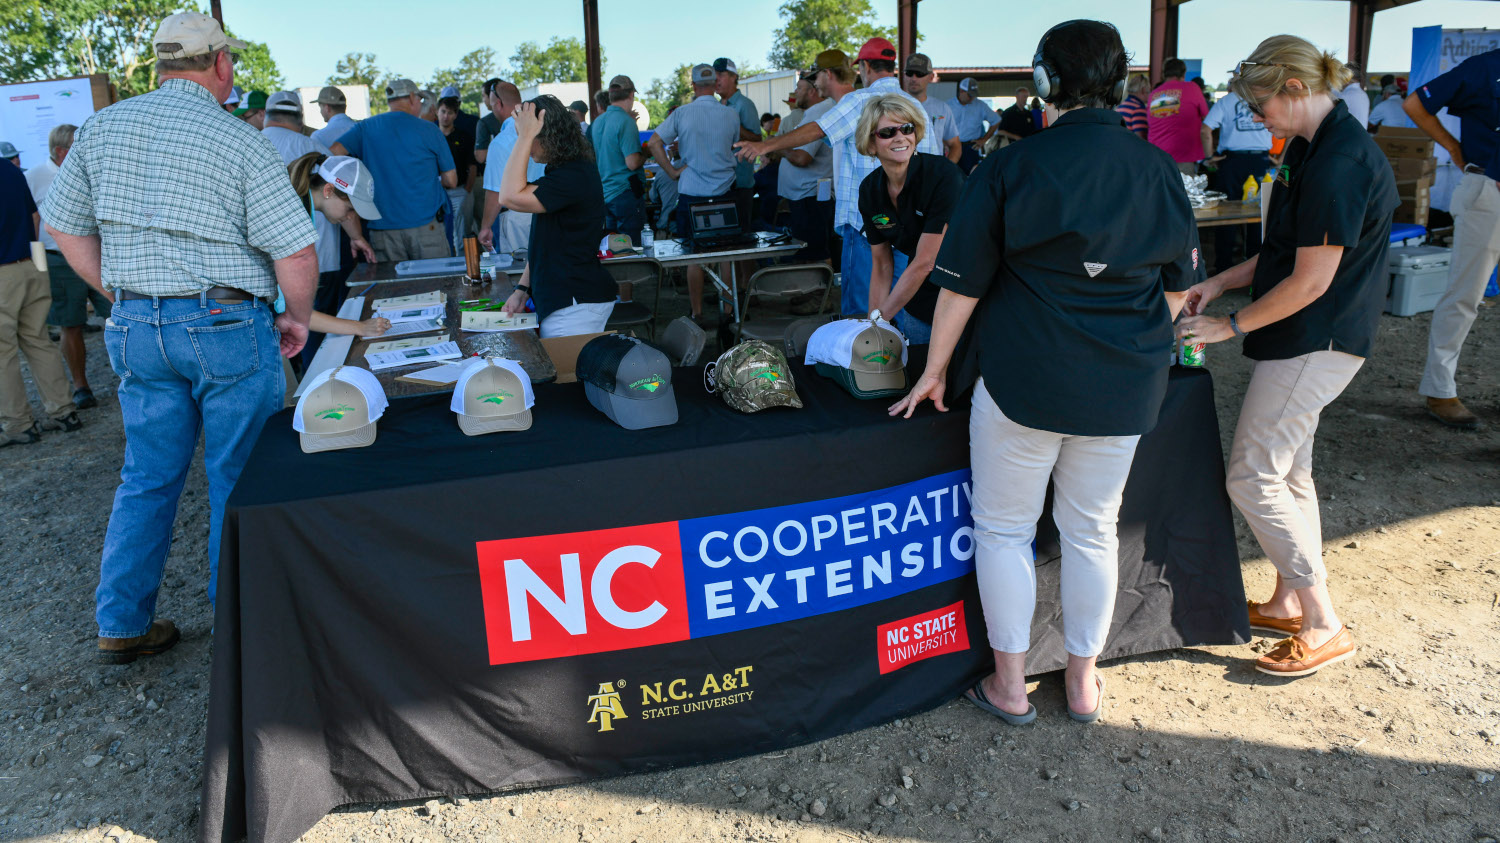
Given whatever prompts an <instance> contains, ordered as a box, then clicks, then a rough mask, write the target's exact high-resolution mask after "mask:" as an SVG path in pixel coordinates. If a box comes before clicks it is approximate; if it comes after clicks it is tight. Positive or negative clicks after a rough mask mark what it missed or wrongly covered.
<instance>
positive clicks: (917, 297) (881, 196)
mask: <svg viewBox="0 0 1500 843" xmlns="http://www.w3.org/2000/svg"><path fill="white" fill-rule="evenodd" d="M963 186H964V174H963V171H962V170H960V169H958V165H956V164H954V163H953V162H952V161H949V160H948V159H947V158H944V157H943V156H941V155H932V154H930V153H926V152H918V153H917V154H915V155H913V156H912V159H911V163H910V164H908V165H907V168H906V183H905V184H903V185H901V195H900V198H899V200H898V201H897V202H896V203H894V204H892V202H891V191H890V181H889V180H888V179H887V178H886V175H885V168H884V167H876V168H875V171H874V172H872V173H870V174H869V175H868V176H865V180H864V181H862V182H860V185H859V216H860V219H861V220H863V222H864V226H865V239H866V240H868V241H869V242H870V244H871V245H878V244H880V243H889V244H891V248H893V249H895V250H896V251H898V252H900V253H902V254H904V255H906V256H907V257H908V258H912V257H916V255H917V243H918V241H920V240H921V239H922V235H923V234H942V233H943V228H944V227H946V226H947V225H948V218H949V217H951V216H953V208H954V206H955V205H957V204H958V194H959V192H960V191H961V190H963ZM900 280H901V279H900V278H892V279H891V283H892V284H893V285H894V284H895V283H896V282H897V281H900ZM937 297H938V288H937V287H935V286H933V285H932V284H930V283H927V282H923V284H922V286H921V287H918V288H917V291H916V292H915V293H914V294H912V297H911V300H910V301H908V302H907V303H906V312H907V313H910V314H911V315H912V316H914V317H916V318H918V319H920V320H922V321H923V322H927V323H929V324H930V323H931V322H932V312H933V309H934V308H935V307H936V306H937ZM889 316H890V314H887V317H889Z"/></svg>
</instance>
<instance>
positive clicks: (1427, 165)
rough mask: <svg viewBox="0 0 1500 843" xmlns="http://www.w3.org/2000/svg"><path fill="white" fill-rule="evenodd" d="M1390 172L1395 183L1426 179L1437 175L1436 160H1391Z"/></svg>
mask: <svg viewBox="0 0 1500 843" xmlns="http://www.w3.org/2000/svg"><path fill="white" fill-rule="evenodd" d="M1389 160H1390V162H1391V170H1392V171H1394V172H1395V174H1396V181H1398V182H1403V181H1412V180H1414V179H1421V178H1427V177H1429V176H1432V175H1434V174H1436V173H1437V159H1436V158H1391V159H1389Z"/></svg>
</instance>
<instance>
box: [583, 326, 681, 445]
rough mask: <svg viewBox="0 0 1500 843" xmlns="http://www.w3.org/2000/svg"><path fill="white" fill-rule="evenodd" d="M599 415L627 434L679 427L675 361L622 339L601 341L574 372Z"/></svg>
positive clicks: (595, 342)
mask: <svg viewBox="0 0 1500 843" xmlns="http://www.w3.org/2000/svg"><path fill="white" fill-rule="evenodd" d="M574 371H575V373H576V374H577V375H578V379H579V380H580V381H582V382H583V391H584V394H585V395H587V396H588V399H589V403H590V404H593V405H594V407H595V409H597V410H599V412H601V413H603V414H604V415H606V416H608V417H609V418H610V420H611V421H613V422H614V423H615V424H618V425H619V426H620V427H623V428H625V429H626V430H643V429H645V428H648V427H661V426H663V425H669V424H676V423H677V396H676V394H675V393H673V391H672V361H671V360H670V359H668V357H667V355H666V354H665V353H664V352H663V351H662V350H661V349H659V348H657V347H656V346H654V345H652V344H650V343H648V342H646V341H645V340H642V339H638V338H636V337H622V336H619V335H617V334H609V335H607V336H602V337H595V338H594V339H592V340H589V341H588V344H587V345H585V346H584V347H583V348H582V349H580V350H579V352H578V363H577V364H576V365H575V366H574Z"/></svg>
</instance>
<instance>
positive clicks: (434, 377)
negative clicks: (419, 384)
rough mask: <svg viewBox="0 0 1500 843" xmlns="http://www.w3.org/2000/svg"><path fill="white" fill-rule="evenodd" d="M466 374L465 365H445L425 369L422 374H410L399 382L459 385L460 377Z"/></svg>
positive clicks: (402, 377)
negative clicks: (411, 381)
mask: <svg viewBox="0 0 1500 843" xmlns="http://www.w3.org/2000/svg"><path fill="white" fill-rule="evenodd" d="M463 373H464V364H463V363H444V364H443V365H441V366H433V367H432V368H431V369H423V370H421V371H420V372H408V373H406V374H404V375H402V376H401V377H400V378H397V380H416V381H423V382H425V383H435V384H451V383H457V382H458V378H459V376H460V375H462V374H463Z"/></svg>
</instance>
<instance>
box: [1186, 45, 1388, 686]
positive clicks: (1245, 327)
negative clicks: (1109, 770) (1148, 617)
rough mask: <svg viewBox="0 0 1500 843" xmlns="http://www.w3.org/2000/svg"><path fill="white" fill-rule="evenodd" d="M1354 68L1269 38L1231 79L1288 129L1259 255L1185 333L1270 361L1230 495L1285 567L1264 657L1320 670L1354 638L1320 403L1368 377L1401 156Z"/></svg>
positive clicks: (1265, 618)
mask: <svg viewBox="0 0 1500 843" xmlns="http://www.w3.org/2000/svg"><path fill="white" fill-rule="evenodd" d="M1349 78H1350V73H1349V71H1348V70H1347V69H1346V68H1345V67H1344V66H1343V65H1342V64H1340V63H1339V61H1338V60H1337V59H1335V58H1333V56H1331V55H1329V54H1328V53H1325V52H1323V51H1322V50H1319V49H1318V48H1317V47H1314V46H1313V45H1312V44H1309V43H1308V42H1306V41H1304V40H1302V39H1301V38H1298V37H1296V36H1294V35H1277V36H1275V37H1272V38H1267V39H1266V40H1265V41H1262V42H1261V44H1260V46H1259V47H1256V48H1255V52H1254V53H1252V54H1251V55H1250V58H1249V59H1246V60H1245V61H1242V62H1240V66H1239V74H1238V75H1237V76H1236V77H1234V78H1233V79H1231V81H1230V83H1229V84H1230V87H1231V90H1233V91H1234V92H1235V93H1236V94H1238V95H1239V97H1240V99H1242V100H1244V102H1245V105H1246V106H1248V107H1249V109H1250V111H1251V113H1252V114H1253V115H1254V119H1255V120H1256V122H1258V123H1263V124H1264V125H1265V127H1266V128H1267V129H1269V130H1270V132H1271V134H1272V135H1273V136H1274V137H1276V138H1283V139H1286V141H1287V144H1286V157H1285V159H1284V163H1283V164H1282V165H1281V166H1280V167H1279V168H1278V169H1277V175H1276V186H1275V187H1274V188H1273V189H1272V193H1271V200H1270V208H1269V210H1268V212H1267V216H1266V235H1265V243H1264V245H1263V246H1262V247H1261V251H1260V254H1259V255H1257V256H1256V257H1253V258H1251V259H1250V260H1248V261H1245V262H1244V263H1242V264H1240V265H1239V266H1236V267H1234V268H1233V269H1230V270H1228V271H1226V272H1221V273H1219V274H1218V275H1215V276H1214V277H1212V278H1210V279H1208V280H1207V281H1204V282H1203V283H1201V284H1198V285H1196V286H1194V287H1193V288H1192V289H1191V290H1189V291H1188V301H1187V304H1186V306H1185V312H1186V313H1187V314H1188V316H1186V317H1185V318H1183V320H1182V321H1181V323H1180V324H1179V325H1178V327H1177V332H1178V333H1179V334H1180V335H1181V336H1182V337H1184V338H1187V339H1192V340H1195V341H1197V342H1210V343H1212V342H1221V341H1223V340H1227V339H1230V338H1232V337H1244V353H1245V356H1246V357H1249V358H1250V359H1252V360H1254V361H1256V362H1255V368H1254V371H1253V374H1252V375H1251V377H1250V385H1249V386H1248V387H1247V388H1246V390H1245V403H1244V406H1243V407H1241V409H1240V420H1239V424H1238V426H1237V427H1236V428H1235V431H1234V444H1233V446H1231V448H1230V454H1229V469H1228V482H1227V486H1228V489H1229V497H1230V499H1231V500H1233V501H1234V504H1235V506H1236V507H1238V508H1239V510H1240V512H1241V513H1243V514H1244V516H1245V520H1246V521H1247V522H1249V524H1250V529H1251V531H1252V532H1254V533H1255V538H1256V540H1257V541H1259V542H1260V546H1261V549H1263V550H1264V551H1265V552H1266V556H1267V557H1269V558H1270V560H1271V563H1272V564H1273V565H1275V566H1276V588H1275V590H1274V591H1272V593H1271V597H1270V599H1269V600H1267V601H1266V602H1264V603H1256V602H1254V601H1251V603H1250V626H1251V628H1253V629H1257V630H1259V631H1261V632H1265V633H1271V634H1274V635H1285V636H1289V637H1287V638H1286V639H1285V640H1283V641H1282V642H1281V643H1280V644H1277V645H1276V647H1274V648H1273V649H1272V650H1271V651H1270V652H1268V653H1266V654H1265V655H1263V656H1261V657H1260V658H1259V659H1257V660H1256V662H1255V669H1256V670H1259V671H1260V672H1262V673H1269V674H1273V675H1279V676H1305V675H1307V674H1310V673H1314V672H1316V671H1317V670H1318V669H1319V668H1321V667H1323V666H1325V665H1328V664H1332V663H1334V662H1337V661H1342V660H1343V659H1346V658H1348V657H1349V656H1351V655H1353V654H1354V652H1355V647H1354V641H1353V639H1352V638H1351V637H1350V635H1349V630H1348V628H1347V627H1345V626H1344V625H1343V623H1342V622H1340V621H1339V618H1338V614H1337V613H1336V612H1335V611H1334V608H1333V601H1332V599H1331V598H1330V597H1329V595H1328V584H1327V580H1328V574H1327V571H1326V570H1325V569H1324V567H1323V531H1322V523H1321V521H1320V519H1319V516H1318V496H1317V492H1316V490H1315V489H1314V488H1313V479H1312V451H1313V434H1314V433H1315V432H1316V431H1317V429H1318V416H1319V414H1320V413H1322V411H1323V408H1324V407H1326V406H1328V405H1329V404H1330V403H1332V402H1333V400H1334V399H1335V398H1337V397H1338V396H1339V394H1340V393H1342V392H1343V391H1344V388H1345V387H1347V386H1348V385H1349V382H1350V381H1351V380H1353V378H1354V375H1355V373H1356V372H1358V371H1359V367H1360V365H1361V364H1363V363H1364V362H1365V357H1366V356H1368V355H1369V353H1370V350H1371V346H1372V345H1373V344H1374V341H1375V332H1376V329H1377V327H1378V325H1379V323H1380V313H1381V311H1382V310H1384V308H1385V294H1386V287H1387V285H1388V283H1389V282H1388V279H1387V274H1386V251H1387V249H1388V248H1389V246H1390V234H1391V216H1392V214H1393V213H1394V211H1395V210H1396V207H1397V206H1398V205H1400V203H1401V200H1400V199H1399V198H1398V197H1397V194H1396V183H1395V179H1394V178H1393V176H1392V174H1391V167H1390V164H1389V163H1387V161H1386V159H1385V156H1383V155H1382V154H1381V152H1380V148H1379V147H1377V146H1376V145H1375V141H1373V140H1372V139H1371V138H1370V136H1369V134H1368V133H1367V132H1365V130H1364V127H1363V126H1361V125H1360V123H1359V120H1358V119H1356V118H1355V117H1353V116H1352V115H1350V114H1349V109H1348V107H1347V106H1346V105H1344V102H1343V100H1341V99H1340V98H1339V95H1338V92H1339V91H1340V90H1341V89H1342V88H1343V87H1344V86H1345V85H1347V84H1348V83H1349ZM1247 286H1248V287H1250V288H1251V297H1252V299H1253V301H1252V302H1251V303H1250V304H1248V305H1246V306H1245V307H1243V308H1241V309H1240V310H1238V311H1236V312H1233V313H1230V314H1229V315H1228V316H1205V315H1203V308H1204V307H1205V306H1206V305H1207V304H1208V303H1209V302H1211V301H1213V300H1214V299H1215V298H1218V296H1219V295H1220V294H1221V293H1223V292H1224V291H1225V290H1233V289H1235V288H1238V287H1247Z"/></svg>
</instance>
